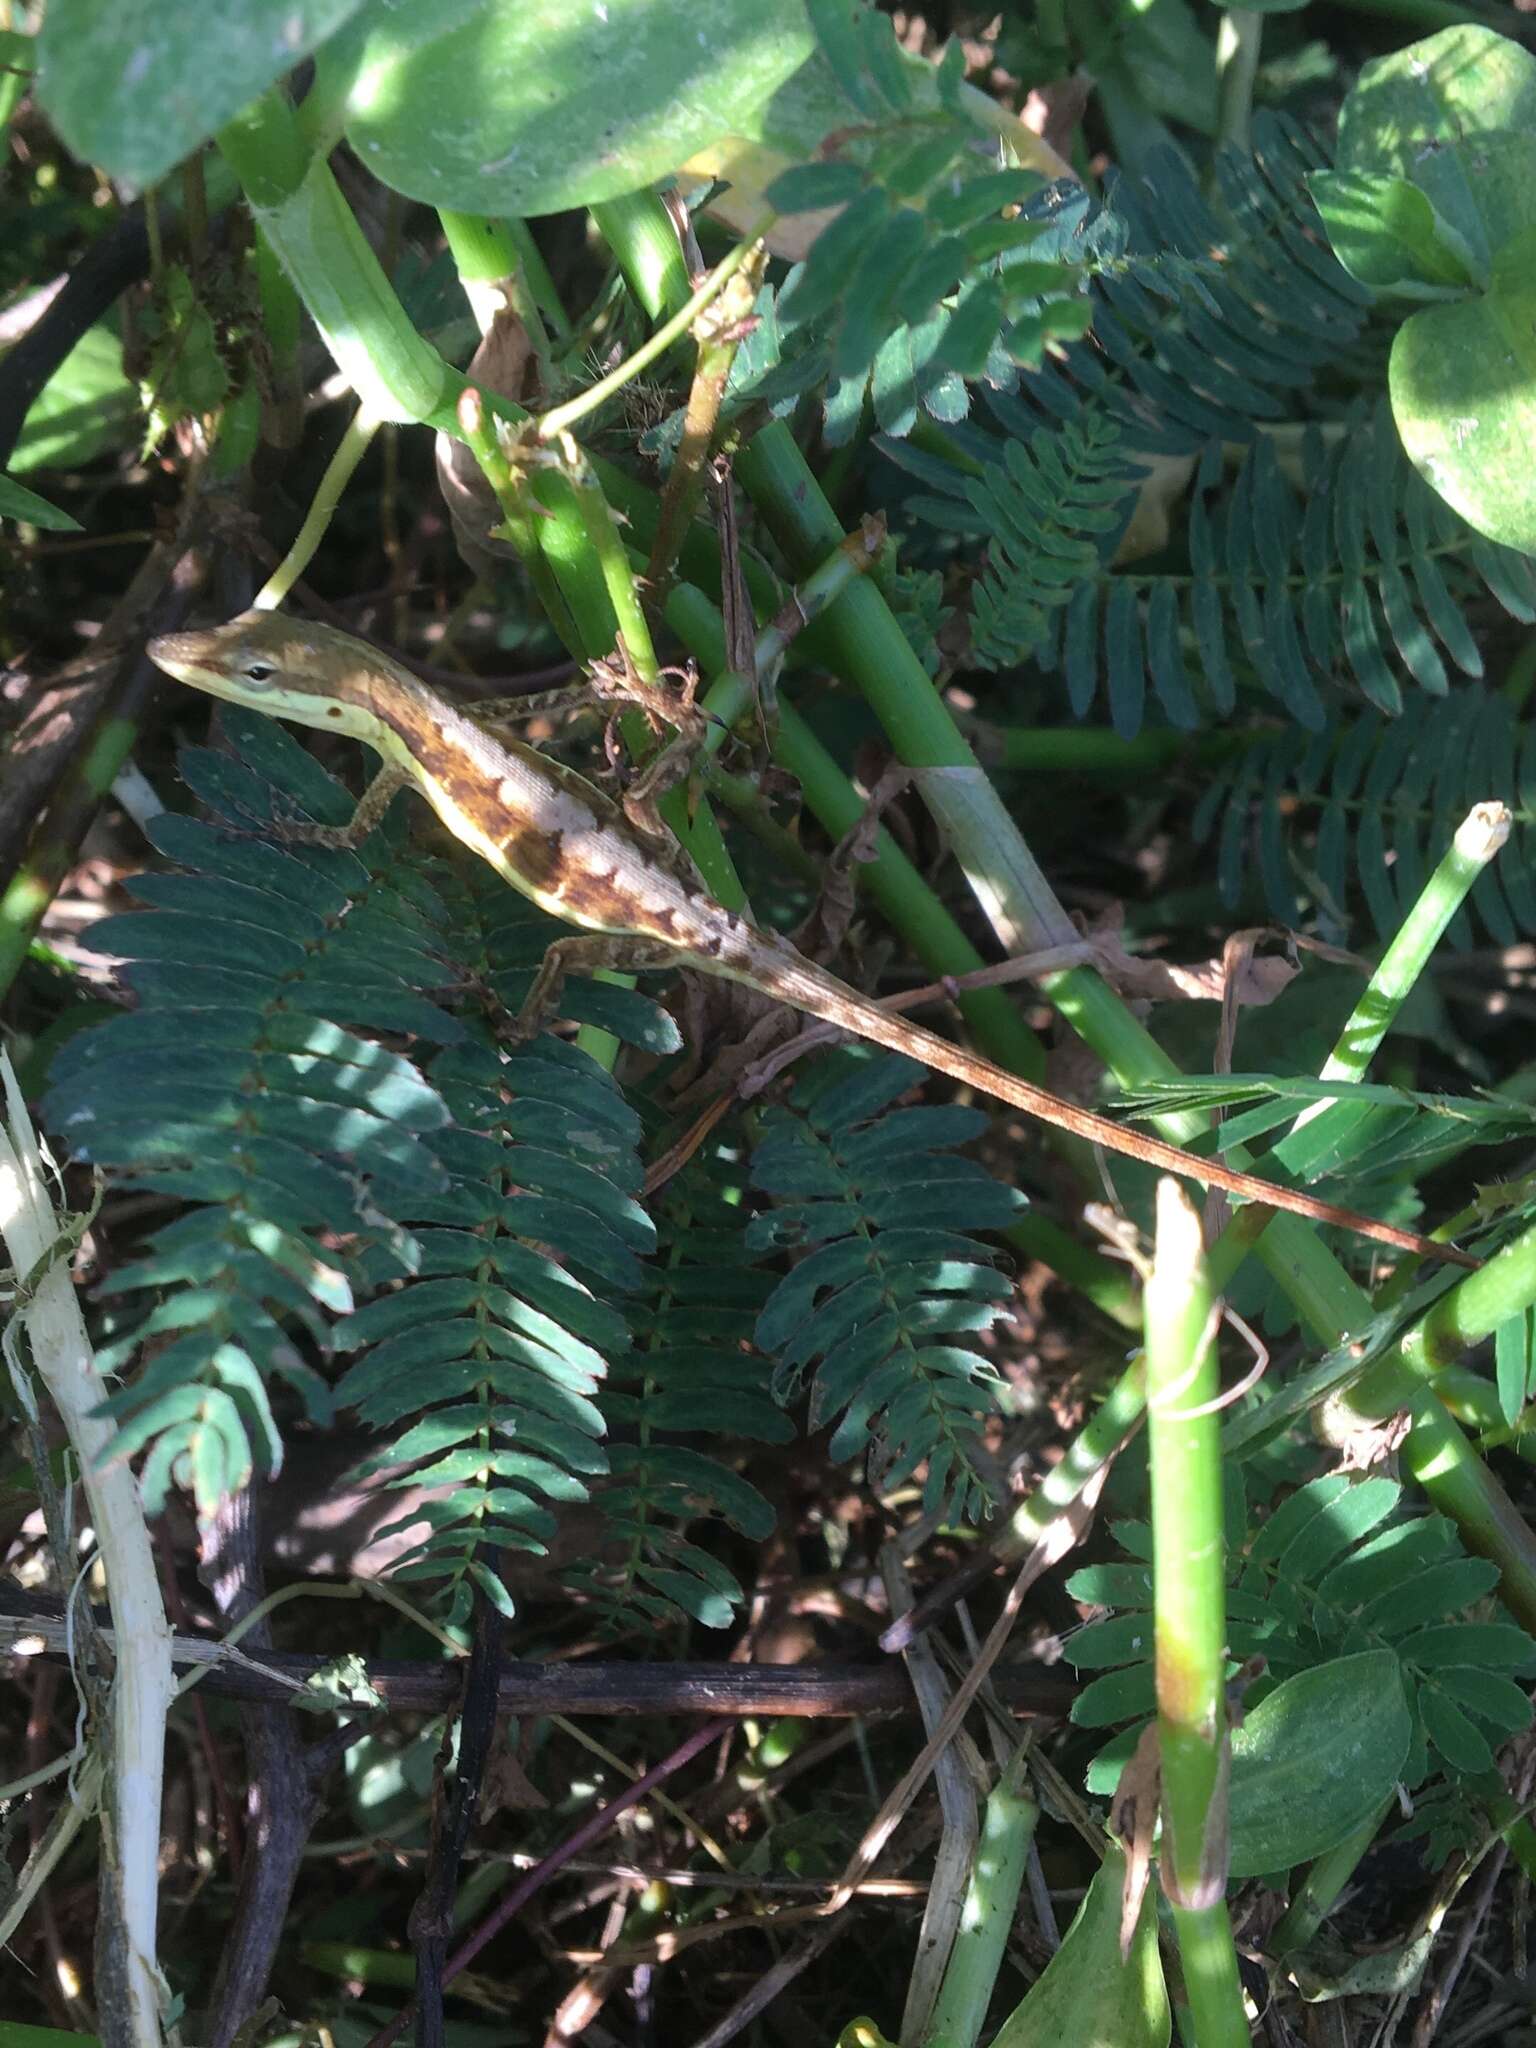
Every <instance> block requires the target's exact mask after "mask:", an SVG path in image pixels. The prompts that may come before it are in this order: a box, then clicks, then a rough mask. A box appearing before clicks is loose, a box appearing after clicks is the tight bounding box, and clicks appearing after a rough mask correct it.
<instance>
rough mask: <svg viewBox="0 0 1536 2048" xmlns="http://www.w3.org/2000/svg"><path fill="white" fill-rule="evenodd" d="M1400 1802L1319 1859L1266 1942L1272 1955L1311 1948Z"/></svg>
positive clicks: (1392, 1803)
mask: <svg viewBox="0 0 1536 2048" xmlns="http://www.w3.org/2000/svg"><path fill="white" fill-rule="evenodd" d="M1396 1803H1397V1802H1396V1800H1395V1799H1392V1800H1388V1802H1387V1803H1386V1805H1385V1806H1383V1807H1381V1808H1380V1809H1379V1810H1378V1811H1377V1812H1376V1813H1373V1814H1372V1815H1371V1817H1370V1819H1369V1820H1367V1821H1362V1822H1361V1823H1360V1825H1359V1827H1357V1828H1356V1829H1355V1831H1354V1833H1353V1834H1351V1835H1346V1836H1345V1837H1344V1840H1343V1841H1342V1842H1339V1843H1338V1844H1337V1845H1336V1846H1335V1847H1334V1848H1332V1849H1330V1850H1329V1851H1328V1853H1327V1855H1326V1856H1319V1857H1318V1859H1317V1861H1316V1862H1315V1863H1314V1864H1313V1865H1312V1868H1311V1869H1310V1870H1309V1871H1308V1872H1307V1874H1306V1877H1305V1879H1304V1880H1303V1882H1302V1883H1301V1885H1300V1887H1299V1888H1298V1889H1297V1891H1296V1894H1295V1896H1294V1897H1293V1898H1292V1900H1291V1903H1290V1904H1289V1905H1288V1906H1287V1907H1286V1909H1285V1911H1284V1912H1283V1913H1282V1914H1281V1916H1280V1918H1279V1919H1278V1920H1277V1921H1276V1922H1275V1927H1274V1932H1273V1933H1272V1934H1271V1935H1270V1937H1269V1940H1268V1942H1267V1943H1266V1946H1267V1948H1268V1950H1269V1953H1270V1954H1271V1955H1272V1956H1288V1955H1294V1954H1295V1953H1296V1951H1297V1950H1298V1949H1304V1948H1305V1947H1306V1946H1307V1944H1308V1943H1309V1942H1310V1941H1311V1939H1312V1937H1313V1935H1314V1934H1316V1932H1317V1930H1318V1928H1319V1927H1321V1926H1322V1924H1323V1922H1324V1921H1325V1920H1326V1919H1327V1917H1328V1915H1329V1914H1330V1913H1331V1912H1332V1911H1333V1909H1334V1906H1335V1905H1336V1904H1337V1902H1338V1897H1339V1894H1340V1892H1342V1891H1343V1889H1344V1887H1345V1885H1347V1884H1348V1883H1349V1880H1350V1879H1351V1878H1352V1877H1353V1876H1354V1874H1355V1871H1356V1869H1357V1868H1358V1866H1359V1863H1360V1858H1361V1857H1362V1856H1363V1855H1364V1854H1365V1852H1366V1850H1367V1849H1369V1848H1370V1846H1371V1844H1372V1842H1374V1841H1375V1839H1376V1833H1377V1830H1378V1829H1379V1828H1380V1826H1381V1824H1382V1822H1383V1821H1384V1820H1385V1819H1386V1817H1387V1815H1388V1814H1389V1813H1390V1812H1391V1811H1392V1809H1393V1807H1394V1806H1395V1805H1396Z"/></svg>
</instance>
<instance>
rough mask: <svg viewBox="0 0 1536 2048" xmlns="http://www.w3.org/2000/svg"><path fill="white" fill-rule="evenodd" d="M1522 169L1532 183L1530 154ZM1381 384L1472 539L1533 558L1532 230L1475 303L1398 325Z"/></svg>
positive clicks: (1535, 268) (1432, 480) (1535, 235)
mask: <svg viewBox="0 0 1536 2048" xmlns="http://www.w3.org/2000/svg"><path fill="white" fill-rule="evenodd" d="M1531 170H1532V184H1533V185H1536V153H1533V157H1532V164H1531ZM1388 387H1389V389H1390V391H1391V395H1392V411H1393V414H1394V415H1395V417H1396V420H1397V428H1398V432H1399V433H1400V434H1401V435H1402V437H1403V446H1404V448H1406V449H1407V451H1408V457H1409V460H1410V461H1411V462H1412V463H1413V466H1414V468H1415V469H1417V470H1418V472H1419V474H1420V475H1421V476H1422V477H1423V478H1424V479H1425V481H1426V482H1428V483H1429V484H1431V485H1433V487H1434V488H1435V490H1437V491H1438V492H1439V493H1440V495H1441V497H1442V498H1444V499H1445V501H1446V503H1447V504H1448V505H1450V506H1451V507H1452V508H1453V509H1454V510H1455V511H1457V512H1459V513H1460V514H1461V516H1462V518H1463V519H1465V520H1466V521H1467V522H1468V523H1469V525H1472V526H1475V527H1476V528H1477V530H1478V532H1479V533H1485V534H1487V535H1488V537H1489V539H1490V540H1496V541H1499V542H1501V543H1502V544H1503V545H1504V546H1505V547H1511V548H1520V549H1522V550H1523V551H1525V552H1526V553H1533V552H1536V467H1533V465H1532V462H1531V450H1532V448H1533V447H1536V224H1533V225H1532V226H1531V227H1528V228H1526V229H1524V230H1523V231H1522V232H1521V233H1520V234H1518V235H1516V236H1515V237H1514V238H1513V239H1512V240H1511V241H1509V242H1507V243H1506V244H1505V245H1504V246H1503V248H1501V249H1500V250H1499V252H1498V254H1497V256H1496V257H1495V259H1494V263H1493V275H1492V278H1491V280H1490V283H1489V287H1488V290H1487V291H1486V292H1485V293H1483V294H1482V296H1481V297H1479V298H1475V299H1465V300H1462V301H1460V302H1459V303H1457V304H1456V305H1447V306H1427V307H1425V309H1424V310H1423V311H1422V312H1420V313H1415V314H1414V315H1413V316H1412V317H1411V318H1410V319H1409V320H1407V321H1405V322H1404V324H1403V326H1402V327H1401V328H1400V329H1399V330H1398V334H1397V339H1396V340H1395V341H1394V342H1393V344H1392V358H1391V364H1390V368H1389V373H1388Z"/></svg>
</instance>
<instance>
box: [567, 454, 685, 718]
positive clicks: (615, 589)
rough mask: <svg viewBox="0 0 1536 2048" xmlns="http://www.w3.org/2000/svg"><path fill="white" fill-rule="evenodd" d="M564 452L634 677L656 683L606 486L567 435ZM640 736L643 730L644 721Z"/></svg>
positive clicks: (656, 667)
mask: <svg viewBox="0 0 1536 2048" xmlns="http://www.w3.org/2000/svg"><path fill="white" fill-rule="evenodd" d="M562 452H563V454H564V457H565V475H566V480H567V482H568V483H569V484H570V487H571V495H572V497H573V498H574V500H575V503H576V510H577V513H578V515H579V517H580V519H581V524H582V529H583V531H584V532H585V534H586V537H587V546H588V547H589V548H590V549H591V550H592V554H593V556H594V557H595V559H596V561H597V565H598V569H599V572H600V574H601V576H602V579H603V588H604V590H605V591H606V592H607V596H608V603H609V605H610V607H611V608H612V612H613V622H614V628H615V631H616V632H618V633H619V634H621V635H622V636H623V640H624V649H625V652H626V653H627V654H628V656H629V658H630V660H631V661H632V662H633V663H634V667H635V673H636V674H637V675H638V676H639V677H640V679H641V681H642V682H646V683H654V682H655V681H656V680H657V678H658V677H659V675H660V674H661V664H660V662H659V661H658V660H657V659H656V649H655V646H654V644H653V643H652V640H651V629H650V627H649V625H648V624H647V623H646V617H645V610H644V607H643V606H642V605H641V603H640V593H639V590H638V589H637V588H636V585H635V578H634V574H633V572H632V570H631V569H630V566H629V557H628V555H627V554H626V553H625V550H624V542H623V540H622V539H621V538H620V536H619V529H618V527H617V526H616V525H615V524H614V519H613V511H612V508H611V507H610V505H609V503H608V500H607V499H606V498H605V497H604V496H603V489H602V485H601V484H600V483H599V482H598V481H597V478H596V476H595V475H594V473H593V470H592V467H591V464H590V463H589V462H588V461H587V459H586V457H585V455H584V454H583V453H582V451H581V449H580V448H579V447H578V445H577V443H576V442H575V441H574V440H572V438H571V437H570V435H568V434H567V435H565V436H563V437H562ZM641 730H642V731H643V730H644V724H643V721H642V722H641Z"/></svg>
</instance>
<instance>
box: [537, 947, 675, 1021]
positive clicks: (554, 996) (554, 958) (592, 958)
mask: <svg viewBox="0 0 1536 2048" xmlns="http://www.w3.org/2000/svg"><path fill="white" fill-rule="evenodd" d="M676 958H677V953H676V951H675V949H674V948H673V947H671V946H667V945H663V944H662V942H661V941H660V940H659V939H648V938H644V937H641V936H640V935H638V934H636V933H632V932H581V933H579V934H578V935H577V936H576V937H574V938H570V939H556V940H555V942H554V944H553V945H552V946H551V947H550V948H549V950H548V951H547V952H546V953H545V955H544V958H543V961H542V962H541V963H540V966H539V971H538V973H537V974H536V975H535V976H534V977H533V984H532V986H531V987H530V989H529V990H528V993H527V995H526V996H524V998H523V1006H522V1008H521V1009H520V1010H519V1011H518V1013H517V1015H516V1017H515V1018H514V1019H513V1020H512V1024H511V1027H510V1029H509V1030H508V1031H507V1032H506V1033H504V1034H503V1038H504V1042H506V1043H510V1044H512V1045H524V1044H526V1043H527V1041H528V1040H529V1039H530V1038H536V1037H537V1036H538V1034H539V1033H540V1032H541V1031H542V1030H543V1028H544V1026H545V1025H546V1024H547V1023H548V1022H549V1020H550V1019H551V1017H553V1016H554V1015H555V1014H556V1012H557V1010H558V1007H559V1003H560V991H561V990H562V989H563V988H564V986H565V979H566V976H567V975H569V974H597V973H599V972H601V971H602V970H603V969H605V968H606V969H607V970H608V972H609V973H611V974H623V973H628V974H638V973H641V972H643V971H644V970H645V969H646V968H650V967H668V966H670V965H671V964H672V962H673V961H674V960H675V959H676Z"/></svg>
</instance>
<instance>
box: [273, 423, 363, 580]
mask: <svg viewBox="0 0 1536 2048" xmlns="http://www.w3.org/2000/svg"><path fill="white" fill-rule="evenodd" d="M381 425H382V421H380V420H377V419H375V418H374V416H373V415H372V413H370V412H369V411H368V410H367V409H366V407H364V406H361V405H360V406H359V407H358V408H357V411H356V412H355V413H353V415H352V417H351V419H350V420H349V421H348V422H347V430H346V432H345V433H344V434H343V435H342V437H341V440H340V442H339V443H338V445H337V448H336V452H335V454H334V455H333V456H332V457H331V459H330V461H329V462H328V463H327V464H326V466H325V474H324V476H322V477H321V479H320V485H319V488H318V490H317V491H316V492H315V495H314V497H313V499H312V500H311V501H310V507H309V510H308V511H307V512H306V513H305V515H304V523H303V525H302V526H301V527H300V528H299V530H298V533H297V534H296V535H295V536H294V540H293V545H292V546H291V547H290V548H289V550H288V552H287V554H286V555H284V557H283V559H282V560H281V561H280V562H279V563H278V565H277V567H276V568H275V569H274V570H273V571H272V574H271V575H270V576H269V577H268V578H267V580H266V582H265V583H264V584H263V585H262V587H261V589H260V590H258V591H257V593H256V597H255V600H254V609H255V610H257V611H264V612H269V611H275V610H276V609H277V607H278V606H279V605H280V604H281V603H282V601H283V599H284V598H285V597H286V596H287V595H288V593H289V591H290V590H292V588H293V586H294V584H295V583H297V582H298V580H299V578H300V577H301V576H302V575H303V574H304V571H305V570H306V569H307V568H308V567H309V565H310V563H311V562H312V561H313V560H314V557H315V550H316V549H317V548H318V547H319V545H320V543H321V541H322V540H324V538H325V532H326V528H327V527H328V526H329V525H330V523H331V520H332V519H333V518H334V516H335V513H336V507H337V506H338V505H339V504H340V503H341V494H342V492H343V491H344V490H345V489H346V488H347V485H348V484H349V483H350V482H351V480H352V475H353V472H354V471H355V470H356V468H357V465H358V464H359V463H360V462H361V461H362V459H363V457H364V456H365V455H366V454H367V452H368V448H369V445H370V443H371V442H372V440H373V437H374V435H375V434H376V433H377V432H378V431H379V428H380V426H381Z"/></svg>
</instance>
